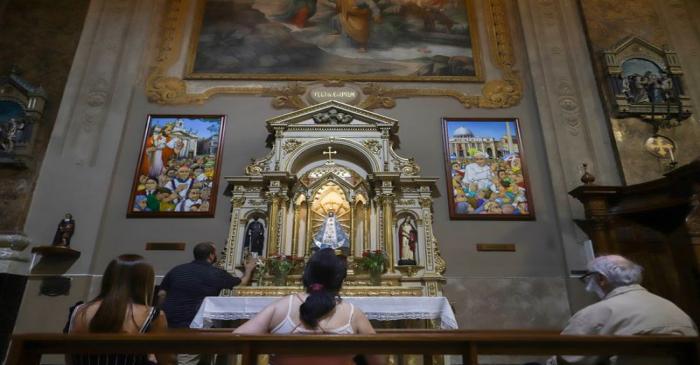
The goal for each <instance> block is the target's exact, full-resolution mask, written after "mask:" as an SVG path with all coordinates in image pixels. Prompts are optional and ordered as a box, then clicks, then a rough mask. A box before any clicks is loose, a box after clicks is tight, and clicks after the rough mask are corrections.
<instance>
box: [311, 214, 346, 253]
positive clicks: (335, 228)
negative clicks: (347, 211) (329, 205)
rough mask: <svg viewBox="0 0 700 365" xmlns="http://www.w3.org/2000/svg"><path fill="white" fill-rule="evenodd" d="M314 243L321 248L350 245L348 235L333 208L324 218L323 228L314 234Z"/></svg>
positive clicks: (337, 247) (336, 247)
mask: <svg viewBox="0 0 700 365" xmlns="http://www.w3.org/2000/svg"><path fill="white" fill-rule="evenodd" d="M314 244H315V245H316V247H318V248H321V249H323V248H332V249H339V248H342V247H349V242H348V235H347V233H345V231H344V230H343V227H342V226H341V225H340V222H338V218H336V216H335V212H333V211H332V210H331V211H329V212H328V215H327V216H326V218H325V219H324V220H323V225H322V226H321V229H320V230H319V231H318V233H316V235H315V236H314Z"/></svg>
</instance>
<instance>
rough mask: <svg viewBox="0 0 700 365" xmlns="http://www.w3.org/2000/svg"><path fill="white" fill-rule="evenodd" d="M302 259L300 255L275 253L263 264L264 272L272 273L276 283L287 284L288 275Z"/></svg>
mask: <svg viewBox="0 0 700 365" xmlns="http://www.w3.org/2000/svg"><path fill="white" fill-rule="evenodd" d="M300 260H302V259H301V258H298V257H293V256H286V255H275V256H270V257H268V258H267V260H265V263H264V265H263V268H264V274H268V275H272V276H273V278H274V281H275V284H276V285H286V281H287V275H289V273H290V272H291V271H292V270H293V269H294V268H295V267H296V266H297V263H299V262H300Z"/></svg>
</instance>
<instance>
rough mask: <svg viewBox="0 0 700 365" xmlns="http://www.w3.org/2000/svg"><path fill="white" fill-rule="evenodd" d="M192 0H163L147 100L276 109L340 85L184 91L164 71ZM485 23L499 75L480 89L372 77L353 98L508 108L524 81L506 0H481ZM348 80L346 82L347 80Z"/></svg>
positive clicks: (375, 104) (377, 103)
mask: <svg viewBox="0 0 700 365" xmlns="http://www.w3.org/2000/svg"><path fill="white" fill-rule="evenodd" d="M190 5H191V0H168V2H167V5H166V6H167V9H166V14H165V17H164V19H163V21H162V23H161V33H160V42H159V43H160V45H161V46H160V48H159V49H158V53H157V55H156V58H155V61H154V63H153V65H152V67H151V72H150V74H149V76H148V78H147V80H146V94H147V96H148V100H149V101H151V102H154V103H158V104H173V105H174V104H202V103H204V102H205V101H207V100H208V99H209V98H210V97H211V96H213V95H216V94H235V95H260V96H268V97H273V100H272V106H273V107H274V108H277V109H282V108H292V109H301V108H305V107H307V106H309V104H308V103H307V102H306V101H305V100H304V95H305V93H306V92H307V88H308V87H309V86H311V85H315V84H319V83H322V84H323V85H324V86H342V85H344V83H345V81H338V80H325V81H323V80H320V81H312V82H289V83H288V84H287V85H285V86H276V87H267V86H263V85H253V86H250V85H248V86H230V85H228V86H215V87H211V88H209V89H206V90H205V91H203V92H201V93H191V92H188V89H187V82H186V81H185V80H183V79H182V78H181V77H176V76H172V75H168V74H167V72H168V70H169V69H170V68H171V67H172V66H173V65H174V64H175V63H176V62H177V61H178V58H179V56H180V54H181V49H182V45H183V43H184V42H183V40H184V39H183V30H184V28H185V27H183V26H182V25H183V24H186V23H187V21H188V20H189V18H190V17H191V14H190V12H189V10H190V9H189V8H190ZM484 8H485V11H484V13H485V17H486V27H487V33H488V39H489V50H490V54H491V60H492V62H493V63H494V65H495V66H496V67H497V68H498V69H499V70H500V72H501V76H502V79H499V80H490V81H486V83H485V84H484V86H483V87H482V88H481V95H470V94H467V93H465V92H462V91H460V90H456V89H447V88H420V87H416V88H393V87H390V86H386V85H383V84H379V83H375V82H351V83H352V84H356V85H358V86H360V87H361V88H362V92H363V93H364V94H365V98H364V100H361V101H360V102H359V103H358V105H357V106H358V107H360V108H363V109H377V108H393V107H394V106H395V105H396V99H397V98H408V97H419V96H447V97H451V98H454V99H457V100H458V101H459V102H460V103H461V104H462V105H464V107H465V108H475V107H478V108H488V109H494V108H508V107H511V106H514V105H517V104H518V103H519V102H520V99H522V91H523V85H522V80H521V78H520V74H519V72H518V71H517V70H515V69H514V64H515V56H514V53H513V46H512V44H511V31H510V26H509V25H508V17H507V9H506V4H505V0H484ZM348 83H350V82H348Z"/></svg>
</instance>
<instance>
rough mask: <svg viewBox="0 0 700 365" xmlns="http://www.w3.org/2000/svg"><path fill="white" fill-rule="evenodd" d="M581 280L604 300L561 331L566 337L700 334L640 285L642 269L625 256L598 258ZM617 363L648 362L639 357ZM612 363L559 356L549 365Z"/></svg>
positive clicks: (678, 312)
mask: <svg viewBox="0 0 700 365" xmlns="http://www.w3.org/2000/svg"><path fill="white" fill-rule="evenodd" d="M581 280H582V281H584V282H585V283H586V290H587V291H589V292H592V293H595V294H596V295H597V296H598V297H599V298H600V299H601V301H600V302H598V303H595V304H592V305H589V306H588V307H586V308H583V309H581V310H580V311H578V312H576V314H574V316H573V317H571V319H569V323H568V324H567V325H566V328H564V330H563V331H562V332H561V334H562V335H607V336H612V335H618V336H634V335H677V336H697V334H698V331H697V328H696V327H695V324H694V323H693V320H692V319H690V317H689V316H688V315H687V314H685V313H684V312H683V311H682V310H681V309H680V308H678V307H677V306H676V305H675V304H673V303H671V302H670V301H668V300H666V299H664V298H662V297H660V296H658V295H655V294H652V293H650V292H648V291H647V290H646V289H644V287H642V286H641V285H639V283H641V282H642V267H641V266H639V265H637V264H635V263H634V262H632V261H630V260H628V259H626V258H624V257H622V256H617V255H610V256H600V257H597V258H595V259H594V260H592V261H591V262H589V263H588V272H587V273H586V274H585V275H584V276H583V277H582V278H581ZM617 360H618V361H617V364H622V363H625V364H628V363H634V364H638V363H642V364H646V363H647V362H645V361H644V359H638V358H635V359H630V358H628V357H626V358H625V359H624V360H625V361H623V359H622V358H620V359H617ZM630 360H631V361H630ZM639 360H642V361H641V362H640V361H639ZM614 361H615V359H613V360H612V362H614ZM609 363H611V359H605V358H600V357H591V356H557V357H556V358H554V357H553V358H551V359H550V360H549V361H548V362H547V364H548V365H552V364H559V365H561V364H609ZM654 363H655V364H658V362H654Z"/></svg>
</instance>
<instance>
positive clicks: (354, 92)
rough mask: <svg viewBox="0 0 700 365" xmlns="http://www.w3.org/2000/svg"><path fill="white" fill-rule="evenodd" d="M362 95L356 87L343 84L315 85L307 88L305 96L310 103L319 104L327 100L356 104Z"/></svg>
mask: <svg viewBox="0 0 700 365" xmlns="http://www.w3.org/2000/svg"><path fill="white" fill-rule="evenodd" d="M361 96H362V91H361V90H360V89H359V88H358V87H353V86H350V85H344V86H339V87H327V86H322V87H321V86H317V87H311V88H309V91H308V94H307V96H306V98H307V99H308V100H309V103H310V104H312V105H313V104H320V103H323V102H326V101H329V100H337V101H339V102H342V103H345V104H350V105H357V103H358V102H359V101H360V99H361Z"/></svg>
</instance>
